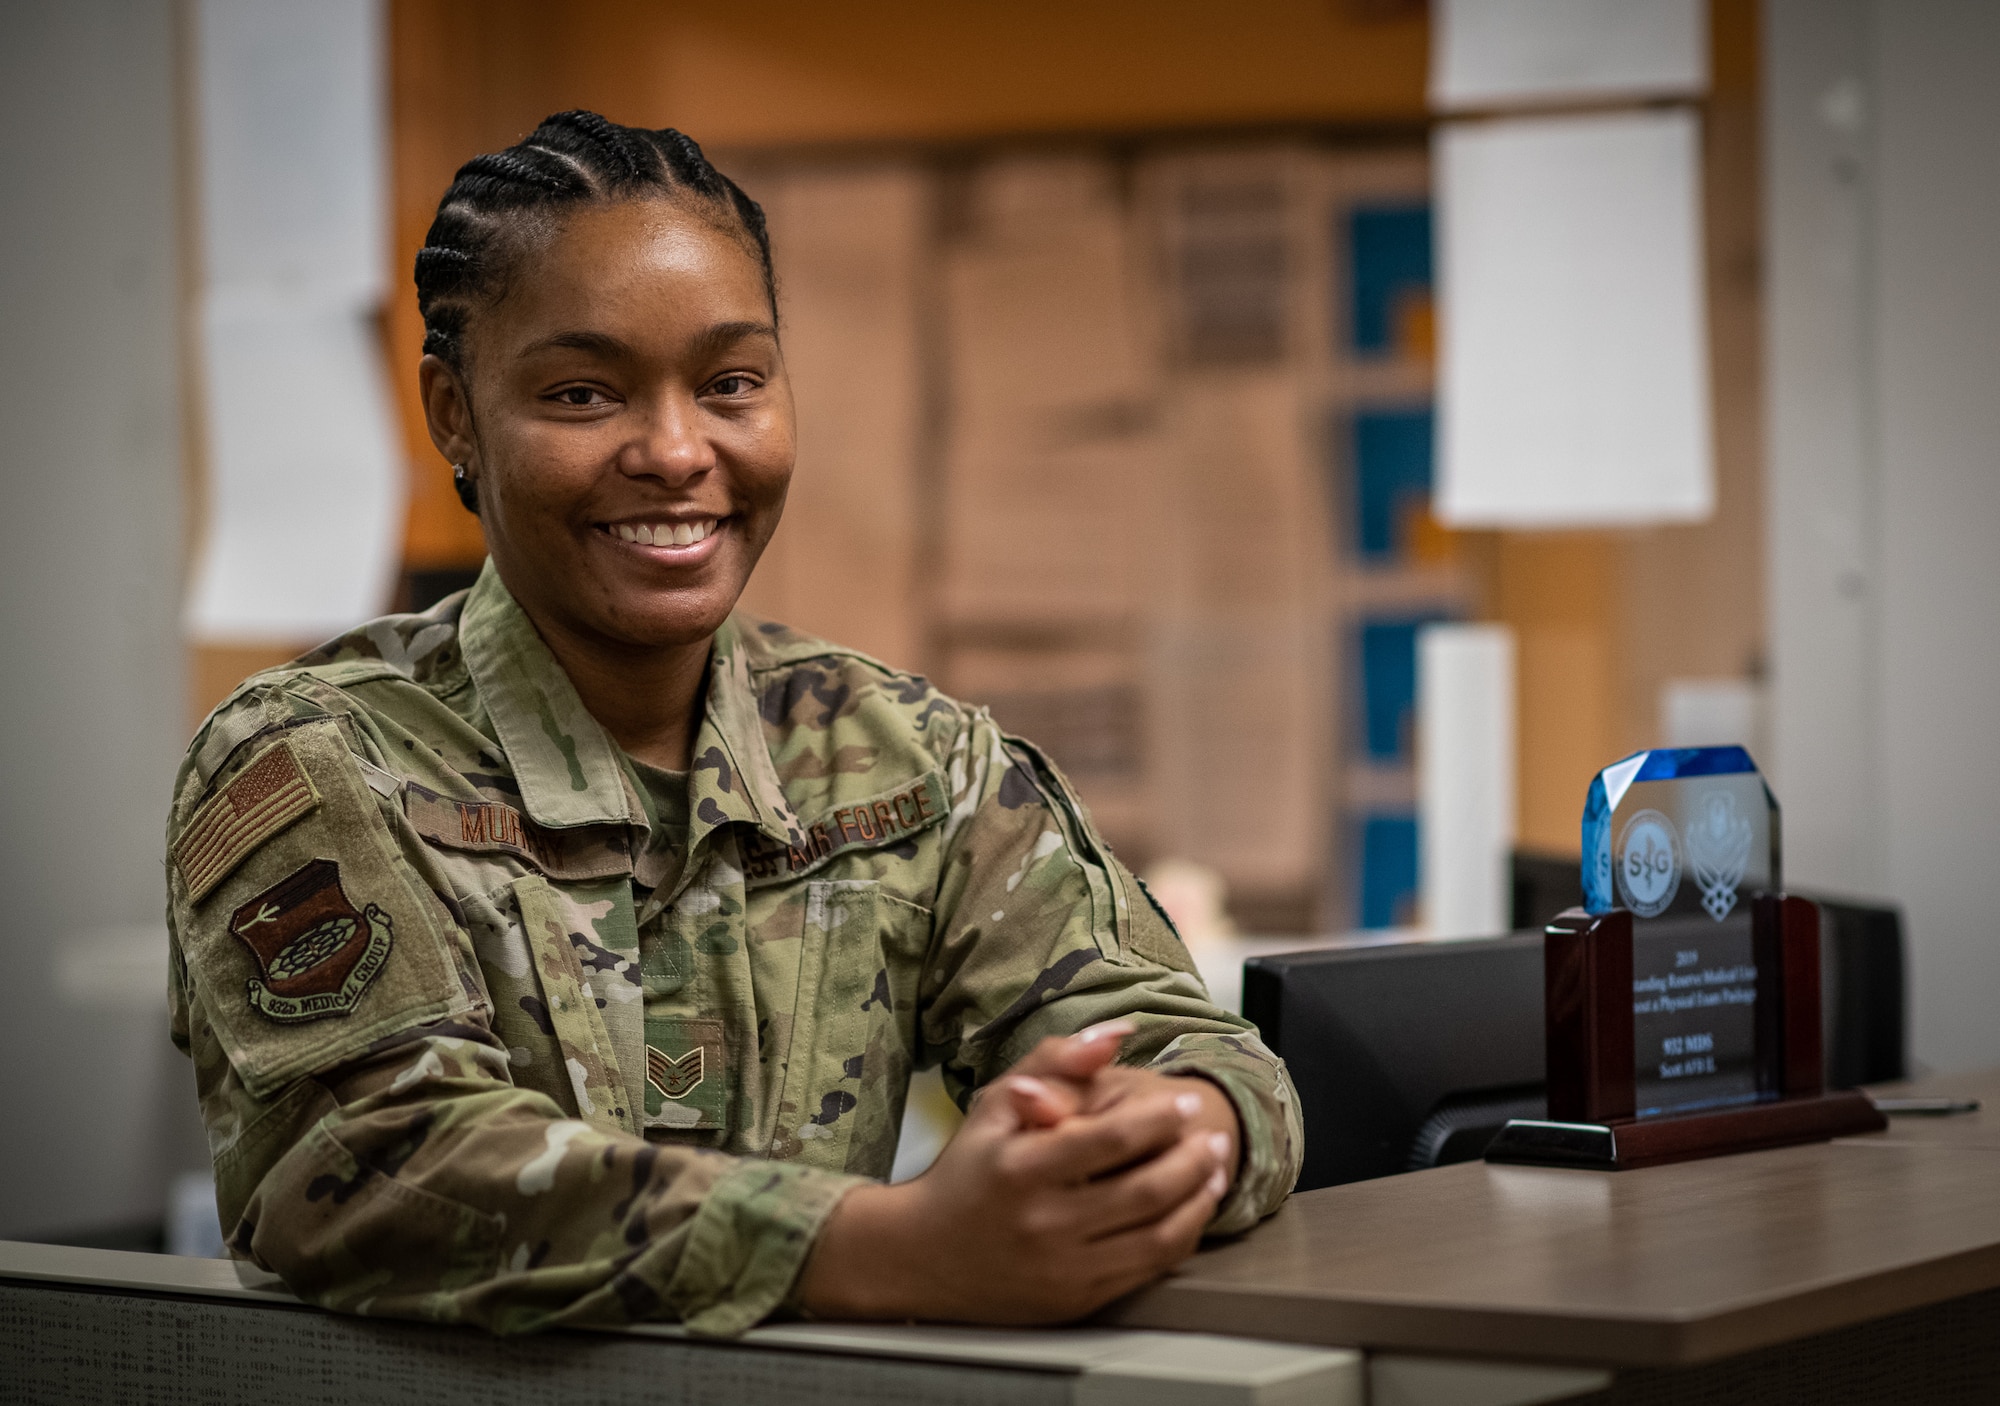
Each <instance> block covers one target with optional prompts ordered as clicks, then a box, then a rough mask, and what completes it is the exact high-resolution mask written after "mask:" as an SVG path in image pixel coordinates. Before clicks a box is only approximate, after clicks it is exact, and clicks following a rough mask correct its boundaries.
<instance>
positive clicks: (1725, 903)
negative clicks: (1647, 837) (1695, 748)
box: [1687, 791, 1751, 923]
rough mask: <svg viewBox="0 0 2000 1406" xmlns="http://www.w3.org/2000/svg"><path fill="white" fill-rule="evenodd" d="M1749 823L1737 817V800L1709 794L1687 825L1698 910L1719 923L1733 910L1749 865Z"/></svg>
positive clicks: (1717, 794)
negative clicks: (1697, 888) (1699, 895)
mask: <svg viewBox="0 0 2000 1406" xmlns="http://www.w3.org/2000/svg"><path fill="white" fill-rule="evenodd" d="M1750 838H1751V837H1750V821H1749V820H1748V819H1747V818H1746V817H1744V816H1741V815H1738V814H1737V813H1736V797H1734V796H1732V795H1730V794H1729V793H1728V792H1727V791H1711V792H1709V793H1708V794H1707V795H1706V796H1704V797H1702V799H1701V806H1700V808H1699V809H1698V810H1697V811H1696V812H1695V816H1694V819H1692V820H1690V821H1688V827H1687V857H1688V867H1689V868H1690V869H1692V870H1693V871H1694V881H1695V882H1696V883H1697V884H1699V885H1701V906H1702V907H1703V908H1704V909H1706V910H1707V911H1708V916H1709V917H1711V918H1713V919H1715V921H1716V922H1718V923H1719V922H1721V921H1722V920H1723V919H1724V918H1726V917H1728V916H1729V913H1730V910H1731V909H1733V908H1735V907H1736V890H1737V888H1738V887H1739V886H1740V885H1741V884H1742V882H1743V871H1744V870H1745V869H1746V868H1748V867H1749V864H1750Z"/></svg>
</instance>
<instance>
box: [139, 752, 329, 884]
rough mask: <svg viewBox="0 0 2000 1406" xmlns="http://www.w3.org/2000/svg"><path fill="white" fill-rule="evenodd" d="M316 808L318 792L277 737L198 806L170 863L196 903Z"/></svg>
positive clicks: (303, 769) (295, 757)
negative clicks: (219, 790)
mask: <svg viewBox="0 0 2000 1406" xmlns="http://www.w3.org/2000/svg"><path fill="white" fill-rule="evenodd" d="M318 804H319V791H318V790H317V789H316V788H315V787H314V786H313V784H312V778H311V777H309V776H307V775H306V773H305V768H304V767H302V766H300V765H299V759H298V757H297V756H296V755H294V754H293V752H292V741H291V739H290V738H289V737H281V738H279V739H278V740H277V741H276V742H273V743H272V744H271V745H270V746H269V747H266V748H265V749H264V750H263V751H262V752H260V753H259V754H258V755H257V757H256V758H255V759H254V760H253V761H252V762H251V763H250V765H249V766H247V767H245V768H243V770H242V771H241V772H239V773H237V775H236V778H235V779H234V780H233V781H231V782H230V783H229V784H228V785H227V786H224V787H223V788H222V790H221V792H220V793H219V794H217V795H215V796H211V797H210V798H209V799H208V800H207V801H205V802H203V803H202V806H201V809H199V810H197V811H196V812H195V813H194V816H193V817H192V818H191V819H190V820H189V821H188V824H187V828H186V829H184V830H182V831H181V837H180V839H179V840H177V841H175V843H174V864H175V867H177V868H178V869H179V870H180V871H181V882H183V883H185V884H186V885H187V889H188V901H189V902H190V903H199V902H201V900H202V899H204V898H206V897H208V895H209V894H210V893H212V892H213V891H214V889H215V886H216V885H217V884H219V883H221V882H222V881H223V880H224V879H226V878H228V877H229V875H230V872H231V871H232V870H234V869H235V868H236V866H237V865H239V864H241V863H242V862H243V861H244V859H246V858H247V857H248V856H249V855H250V853H251V851H253V850H255V849H256V848H257V846H259V845H261V844H263V843H264V841H266V840H268V839H270V838H271V836H273V835H275V834H277V833H278V832H279V831H280V830H282V829H284V828H285V827H286V826H287V825H290V824H291V823H292V822H293V821H295V820H297V819H298V818H299V817H300V816H302V815H306V814H308V813H309V812H311V810H312V809H313V807H315V806H317V805H318Z"/></svg>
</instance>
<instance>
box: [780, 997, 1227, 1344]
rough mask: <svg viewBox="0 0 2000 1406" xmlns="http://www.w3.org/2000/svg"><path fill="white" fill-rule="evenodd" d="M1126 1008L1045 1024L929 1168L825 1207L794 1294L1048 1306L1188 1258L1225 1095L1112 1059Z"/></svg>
mask: <svg viewBox="0 0 2000 1406" xmlns="http://www.w3.org/2000/svg"><path fill="white" fill-rule="evenodd" d="M1132 1033H1133V1032H1132V1027H1131V1026H1129V1025H1127V1024H1125V1023H1124V1022H1122V1021H1113V1022H1109V1023H1107V1024H1104V1025H1099V1026H1094V1027H1092V1028H1091V1029H1089V1030H1085V1031H1083V1032H1082V1033H1081V1034H1078V1035H1073V1036H1070V1037H1068V1038H1066V1039H1048V1040H1044V1041H1042V1043H1041V1044H1040V1045H1038V1046H1036V1047H1035V1049H1034V1050H1033V1051H1031V1052H1030V1053H1029V1055H1028V1056H1027V1058H1025V1059H1023V1060H1022V1061H1021V1062H1020V1063H1019V1064H1017V1065H1015V1066H1014V1068H1013V1069H1012V1070H1010V1071H1009V1072H1008V1073H1007V1074H1006V1075H1005V1076H1004V1077H1002V1078H1001V1079H998V1080H996V1081H994V1083H993V1084H991V1085H989V1086H988V1087H987V1088H986V1089H984V1090H982V1091H981V1094H980V1096H979V1097H977V1098H976V1099H975V1100H974V1101H973V1105H972V1108H971V1111H970V1112H969V1113H968V1114H967V1115H966V1119H965V1123H964V1125H963V1126H962V1127H961V1128H960V1129H959V1131H958V1134H957V1136H955V1137H954V1138H953V1139H952V1140H951V1142H950V1143H949V1144H947V1145H946V1147H945V1149H944V1151H943V1152H942V1153H940V1154H939V1156H938V1159H937V1161H936V1162H935V1163H933V1164H932V1166H931V1168H930V1169H929V1170H928V1171H926V1172H925V1173H924V1174H923V1175H922V1176H920V1177H917V1178H915V1179H914V1180H911V1181H907V1182H902V1183H899V1184H896V1185H890V1186H883V1185H871V1186H862V1187H857V1188H855V1189H854V1190H853V1191H851V1192H849V1193H848V1194H847V1195H846V1196H845V1197H844V1198H842V1200H841V1202H840V1204H839V1205H838V1206H837V1207H835V1208H834V1211H833V1212H832V1214H831V1215H829V1216H828V1217H827V1220H826V1223H825V1224H824V1225H823V1226H822V1227H821V1229H820V1233H819V1237H818V1239H817V1241H816V1243H815V1245H814V1247H813V1252H812V1255H811V1257H810V1258H809V1259H808V1260H807V1262H806V1267H805V1270H804V1274H803V1277H802V1279H801V1281H800V1295H799V1298H800V1302H801V1304H802V1305H803V1306H804V1307H805V1308H806V1309H807V1311H809V1312H811V1313H814V1314H816V1315H818V1316H821V1317H826V1318H899V1319H910V1318H924V1319H932V1320H940V1321H950V1322H962V1323H1059V1322H1065V1321H1068V1320H1070V1319H1074V1318H1079V1317H1082V1316H1083V1315H1084V1314H1087V1313H1090V1312H1091V1311H1093V1310H1094V1309H1097V1308H1100V1307H1102V1306H1103V1305H1104V1304H1106V1303H1109V1302H1110V1301H1111V1300H1112V1299H1115V1298H1117V1297H1118V1296H1119V1295H1121V1294H1125V1293H1129V1292H1131V1291H1132V1290H1133V1289H1136V1288H1138V1287H1140V1286H1141V1285H1143V1284H1145V1283H1148V1282H1149V1281H1151V1280H1153V1279H1155V1278H1157V1277H1158V1276H1159V1275H1161V1274H1162V1273H1164V1272H1166V1271H1167V1270H1169V1269H1171V1268H1172V1267H1173V1266H1174V1265H1176V1264H1178V1263H1179V1262H1180V1261H1181V1260H1183V1259H1185V1258H1187V1256H1188V1255H1189V1254H1191V1253H1192V1252H1193V1250H1194V1248H1195V1245H1196V1243H1197V1242H1198V1241H1199V1240H1200V1238H1201V1232H1202V1229H1203V1228H1204V1227H1205V1226H1206V1225H1207V1224H1208V1223H1209V1221H1210V1220H1211V1219H1212V1218H1213V1217H1214V1215H1215V1208H1216V1207H1217V1205H1219V1204H1220V1203H1221V1201H1222V1199H1223V1197H1224V1196H1226V1195H1227V1194H1228V1191H1229V1186H1230V1183H1231V1181H1232V1180H1233V1179H1234V1176H1235V1172H1236V1165H1237V1148H1238V1142H1239V1133H1238V1128H1237V1121H1236V1113H1235V1109H1234V1108H1233V1107H1232V1106H1231V1105H1230V1102H1229V1100H1228V1099H1227V1098H1226V1097H1224V1095H1223V1094H1222V1092H1221V1090H1220V1089H1218V1088H1217V1087H1216V1086H1215V1085H1213V1084H1211V1083H1209V1082H1208V1081H1207V1080H1205V1079H1199V1078H1175V1077H1169V1076H1166V1075H1162V1074H1158V1073H1156V1072H1154V1071H1152V1070H1149V1069H1133V1068H1129V1067H1126V1066H1122V1065H1118V1064H1115V1063H1113V1061H1114V1060H1115V1058H1116V1057H1117V1054H1118V1048H1119V1046H1120V1044H1122V1043H1123V1041H1124V1040H1125V1038H1126V1037H1127V1036H1129V1035H1131V1034H1132Z"/></svg>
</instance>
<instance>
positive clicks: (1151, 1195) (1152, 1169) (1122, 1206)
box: [1065, 1132, 1227, 1241]
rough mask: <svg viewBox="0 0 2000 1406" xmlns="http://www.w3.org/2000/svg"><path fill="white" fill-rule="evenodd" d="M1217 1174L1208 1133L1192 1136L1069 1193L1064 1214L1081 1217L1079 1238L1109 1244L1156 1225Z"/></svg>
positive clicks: (1078, 1219) (1213, 1151)
mask: <svg viewBox="0 0 2000 1406" xmlns="http://www.w3.org/2000/svg"><path fill="white" fill-rule="evenodd" d="M1218 1170H1220V1169H1219V1168H1218V1166H1217V1164H1216V1158H1215V1149H1214V1147H1213V1145H1212V1144H1211V1143H1210V1142H1209V1136H1208V1134H1207V1133H1203V1132H1191V1133H1188V1134H1187V1135H1186V1136H1184V1137H1182V1138H1181V1140H1180V1141H1179V1142H1177V1143H1176V1144H1174V1146H1172V1147H1171V1148H1169V1149H1167V1151H1165V1152H1163V1153H1161V1154H1160V1155H1159V1156H1158V1157H1155V1158H1152V1159H1151V1160H1150V1161H1146V1162H1141V1163H1140V1164H1139V1165H1138V1166H1136V1167H1133V1168H1131V1169H1130V1170H1129V1171H1124V1172H1120V1173H1118V1174H1117V1175H1116V1176H1110V1177H1104V1178H1102V1179H1101V1180H1098V1181H1094V1182H1091V1183H1090V1184H1088V1185H1087V1186H1081V1187H1077V1188H1075V1189H1074V1190H1072V1191H1070V1192H1068V1193H1067V1195H1068V1198H1069V1201H1070V1204H1069V1205H1068V1206H1067V1207H1066V1208H1065V1210H1066V1211H1067V1213H1068V1214H1070V1215H1073V1216H1074V1217H1075V1218H1076V1219H1075V1225H1076V1228H1077V1235H1078V1237H1079V1238H1080V1239H1083V1240H1089V1241H1096V1240H1103V1239H1107V1238H1109V1237H1111V1236H1115V1235H1120V1234H1123V1233H1124V1232H1125V1231H1128V1230H1131V1229H1133V1228H1134V1227H1136V1226H1142V1225H1151V1224H1152V1223H1153V1222H1155V1221H1157V1220H1159V1219H1160V1218H1161V1217H1163V1216H1165V1215H1166V1214H1167V1213H1168V1212H1170V1211H1172V1210H1173V1209H1174V1208H1175V1207H1176V1206H1179V1205H1180V1204H1181V1203H1182V1202H1184V1201H1186V1200H1187V1199H1188V1198H1189V1197H1190V1196H1192V1195H1194V1194H1195V1193H1196V1192H1197V1191H1199V1190H1201V1189H1202V1188H1203V1187H1204V1186H1207V1185H1208V1184H1209V1183H1210V1182H1212V1181H1213V1180H1214V1178H1215V1175H1216V1173H1217V1171H1218ZM1226 1184H1227V1183H1226V1182H1225V1185H1226Z"/></svg>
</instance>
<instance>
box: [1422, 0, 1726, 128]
mask: <svg viewBox="0 0 2000 1406" xmlns="http://www.w3.org/2000/svg"><path fill="white" fill-rule="evenodd" d="M1432 16H1433V18H1432V20H1431V93H1430V97H1431V106H1432V107H1434V108H1438V109H1441V110H1446V111H1449V110H1451V109H1454V108H1468V107H1491V106H1505V105H1507V104H1510V103H1534V102H1559V101H1564V100H1573V99H1581V98H1606V97H1666V96H1693V95H1697V94H1700V93H1702V92H1705V91H1706V90H1707V88H1708V6H1707V4H1706V3H1705V0H1440V3H1438V4H1437V5H1435V6H1433V8H1432Z"/></svg>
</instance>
